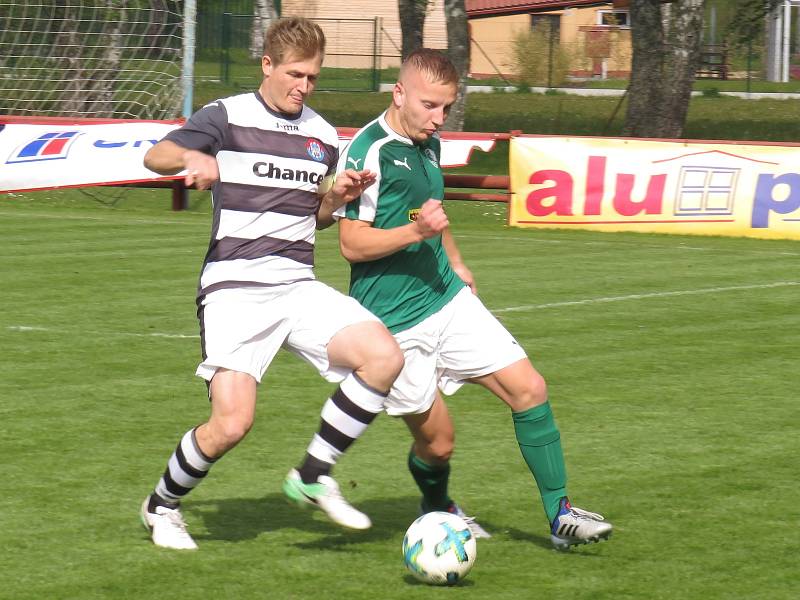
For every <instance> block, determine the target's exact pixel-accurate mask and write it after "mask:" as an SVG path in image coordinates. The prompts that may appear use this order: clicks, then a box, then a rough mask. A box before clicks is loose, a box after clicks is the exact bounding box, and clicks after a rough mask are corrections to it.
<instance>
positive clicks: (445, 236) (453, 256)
mask: <svg viewBox="0 0 800 600" xmlns="http://www.w3.org/2000/svg"><path fill="white" fill-rule="evenodd" d="M442 246H444V251H445V252H446V253H447V260H448V261H450V264H451V265H453V266H454V265H461V264H464V261H463V260H462V259H461V252H460V251H459V249H458V244H456V241H455V239H453V234H452V233H450V228H449V227H448V228H447V229H445V230H444V231H442Z"/></svg>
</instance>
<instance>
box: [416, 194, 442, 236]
mask: <svg viewBox="0 0 800 600" xmlns="http://www.w3.org/2000/svg"><path fill="white" fill-rule="evenodd" d="M415 223H416V225H417V229H418V230H419V233H420V235H421V236H422V238H423V239H428V238H431V237H433V236H435V235H438V234H440V233H441V232H442V231H444V230H445V229H447V226H448V225H449V224H450V222H449V221H448V220H447V215H446V214H445V212H444V207H443V206H442V201H441V200H433V199H431V200H428V201H427V202H425V204H423V205H422V208H420V209H419V213H417V220H416V221H415Z"/></svg>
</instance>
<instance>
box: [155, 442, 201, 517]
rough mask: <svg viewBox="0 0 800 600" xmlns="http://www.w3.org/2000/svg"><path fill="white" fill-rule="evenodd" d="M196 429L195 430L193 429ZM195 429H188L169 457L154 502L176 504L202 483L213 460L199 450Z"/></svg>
mask: <svg viewBox="0 0 800 600" xmlns="http://www.w3.org/2000/svg"><path fill="white" fill-rule="evenodd" d="M195 429H196V428H195ZM195 429H190V430H189V431H187V432H186V433H185V434H184V436H183V437H182V438H181V441H180V442H179V443H178V447H177V448H175V452H173V453H172V456H170V457H169V462H167V468H166V470H165V471H164V475H162V476H161V479H160V480H159V481H158V485H156V488H155V495H156V496H158V498H156V499H155V500H152V499H151V504H152V503H153V502H154V501H155V502H158V499H161V500H164V501H165V502H166V503H168V504H178V503H179V502H180V501H181V499H182V498H183V497H184V496H185V495H186V494H188V493H189V492H191V491H192V490H193V489H194V488H195V487H197V485H198V484H199V483H200V482H201V481H203V478H204V477H205V476H206V474H207V473H208V470H209V469H210V468H211V466H212V465H213V464H214V460H213V459H210V458H208V457H207V456H206V455H205V454H203V452H202V451H201V450H200V447H199V446H198V445H197V439H196V438H195V433H194V432H195Z"/></svg>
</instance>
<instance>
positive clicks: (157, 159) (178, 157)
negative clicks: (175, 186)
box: [144, 140, 195, 175]
mask: <svg viewBox="0 0 800 600" xmlns="http://www.w3.org/2000/svg"><path fill="white" fill-rule="evenodd" d="M188 152H195V151H194V150H187V149H186V148H184V147H183V146H179V145H178V144H176V143H175V142H171V141H169V140H162V141H160V142H158V143H157V144H156V145H155V146H153V147H152V148H150V150H148V151H147V154H145V155H144V166H145V167H147V168H148V169H150V170H151V171H155V172H156V173H158V174H159V175H175V173H178V172H180V171H182V170H183V169H185V168H186V154H187V153H188Z"/></svg>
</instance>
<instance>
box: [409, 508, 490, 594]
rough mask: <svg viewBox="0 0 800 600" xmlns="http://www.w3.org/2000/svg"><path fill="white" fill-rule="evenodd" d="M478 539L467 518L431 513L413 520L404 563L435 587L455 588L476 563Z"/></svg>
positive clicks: (417, 576)
mask: <svg viewBox="0 0 800 600" xmlns="http://www.w3.org/2000/svg"><path fill="white" fill-rule="evenodd" d="M476 552H477V545H476V543H475V536H474V535H472V532H471V531H470V529H469V525H467V524H466V522H465V521H464V519H462V518H461V517H458V516H456V515H454V514H451V513H448V512H431V513H427V514H424V515H422V516H421V517H420V518H419V519H417V520H416V521H414V522H413V523H412V524H411V526H410V527H409V528H408V531H406V535H405V537H404V538H403V560H404V561H405V563H406V567H407V568H408V570H409V571H411V574H412V575H414V577H416V578H417V579H419V580H420V581H424V582H425V583H431V584H434V585H453V584H455V583H457V582H459V581H460V580H462V579H463V578H464V577H466V575H467V573H469V571H470V569H471V568H472V565H473V564H474V563H475V553H476Z"/></svg>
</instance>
